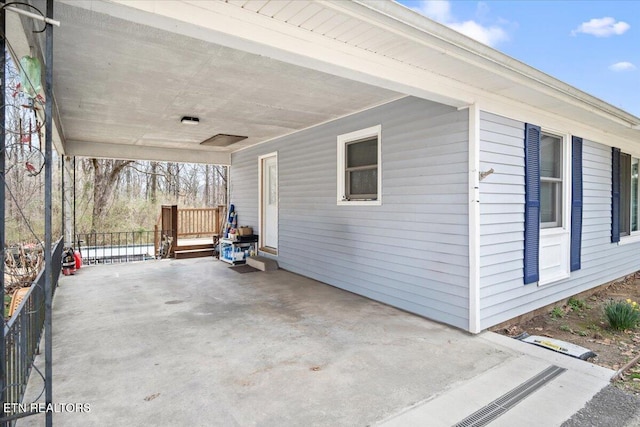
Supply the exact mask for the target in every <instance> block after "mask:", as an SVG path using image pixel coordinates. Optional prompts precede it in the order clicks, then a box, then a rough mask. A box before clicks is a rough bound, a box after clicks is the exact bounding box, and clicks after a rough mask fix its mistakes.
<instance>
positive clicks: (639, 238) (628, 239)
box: [618, 232, 640, 245]
mask: <svg viewBox="0 0 640 427" xmlns="http://www.w3.org/2000/svg"><path fill="white" fill-rule="evenodd" d="M638 242H640V232H639V233H636V234H632V235H631V236H622V237H620V241H619V242H618V245H628V244H631V243H638Z"/></svg>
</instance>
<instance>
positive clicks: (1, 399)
mask: <svg viewBox="0 0 640 427" xmlns="http://www.w3.org/2000/svg"><path fill="white" fill-rule="evenodd" d="M5 13H6V12H5V10H4V9H0V34H6V25H5V24H6V21H5ZM0 50H1V51H2V58H0V89H1V90H2V95H1V96H2V98H1V99H2V106H1V107H0V129H2V131H0V175H1V182H0V260H1V262H0V278H2V283H1V285H0V301H2V320H3V322H2V339H1V340H0V418H4V417H6V416H7V414H6V413H5V411H4V404H5V402H6V396H7V393H6V388H7V351H6V339H7V337H6V335H5V334H6V328H5V323H4V285H5V284H4V255H5V254H4V249H5V185H6V183H5V178H6V177H5V148H6V132H5V131H4V129H5V104H6V101H5V98H6V92H7V86H6V81H7V79H6V76H5V72H4V70H5V62H6V41H5V38H4V37H0ZM5 425H6V423H2V426H3V427H4V426H5Z"/></svg>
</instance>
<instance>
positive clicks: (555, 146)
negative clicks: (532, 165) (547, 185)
mask: <svg viewBox="0 0 640 427" xmlns="http://www.w3.org/2000/svg"><path fill="white" fill-rule="evenodd" d="M540 176H544V177H549V178H562V139H561V138H559V137H557V136H551V135H545V134H542V136H541V137H540Z"/></svg>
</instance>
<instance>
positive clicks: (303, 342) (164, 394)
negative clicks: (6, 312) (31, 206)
mask: <svg viewBox="0 0 640 427" xmlns="http://www.w3.org/2000/svg"><path fill="white" fill-rule="evenodd" d="M53 322H54V346H53V357H54V363H53V373H54V379H53V396H54V399H53V400H54V402H55V403H82V404H88V405H89V407H90V411H89V412H84V413H83V412H71V413H66V412H60V413H55V414H54V425H56V426H83V427H85V426H105V425H128V426H212V425H220V426H254V425H259V426H294V425H295V426H298V425H305V426H310V425H323V426H362V425H370V424H374V423H380V422H382V423H384V422H385V420H387V422H389V423H391V424H394V421H393V420H396V421H397V420H398V419H399V418H398V416H402V417H407V413H408V411H407V408H409V411H412V410H413V411H418V412H416V413H415V414H413V418H412V417H407V418H406V420H409V419H412V420H414V421H415V422H416V424H418V425H432V424H430V423H429V421H430V420H431V416H430V415H429V412H425V409H424V408H428V406H425V405H424V403H425V402H430V401H431V400H434V402H436V405H435V406H438V402H446V401H447V400H446V398H447V393H449V394H451V393H453V392H452V390H464V388H463V386H464V385H465V384H474V382H473V381H471V380H472V379H474V378H476V377H479V378H481V379H482V378H484V377H483V376H482V374H484V373H486V372H487V371H495V372H496V373H497V374H498V375H502V373H503V372H510V369H508V368H503V369H502V370H501V369H500V368H501V367H503V366H511V365H513V364H514V363H516V364H524V365H526V362H523V360H522V357H523V354H524V353H523V352H522V351H521V348H520V347H513V346H512V345H510V344H509V345H504V344H503V343H502V342H501V341H499V340H496V339H494V338H491V339H487V338H486V334H481V335H480V336H471V335H469V334H467V333H465V332H462V331H459V330H456V329H453V328H450V327H447V326H444V325H441V324H438V323H435V322H431V321H429V320H426V319H423V318H420V317H418V316H414V315H411V314H408V313H405V312H402V311H400V310H396V309H394V308H392V307H388V306H385V305H383V304H379V303H376V302H374V301H371V300H368V299H366V298H363V297H360V296H357V295H354V294H351V293H348V292H345V291H342V290H339V289H337V288H334V287H331V286H328V285H324V284H322V283H319V282H316V281H313V280H310V279H307V278H304V277H301V276H298V275H296V274H292V273H289V272H286V271H283V270H278V271H275V272H256V273H246V274H240V273H237V272H234V271H233V270H232V269H231V268H230V267H229V266H228V264H225V263H222V262H220V261H216V260H214V259H211V258H200V259H187V260H162V261H147V262H142V263H131V264H120V265H110V266H94V267H88V268H83V269H81V270H80V271H79V272H78V273H77V275H75V276H70V277H63V278H62V279H61V284H60V288H59V289H58V291H57V293H56V296H55V300H54V318H53ZM517 344H521V343H517ZM522 346H524V347H522V348H528V347H532V348H533V346H529V345H527V344H522ZM536 350H537V349H536ZM527 357H528V356H527ZM580 363H584V362H581V361H580ZM37 364H38V366H39V367H40V368H41V370H42V371H43V372H44V368H43V366H42V365H43V360H42V358H39V359H38V360H37ZM536 366H537V365H536ZM541 366H542V365H541ZM589 366H591V365H589ZM513 370H514V369H511V371H513ZM525 371H526V370H525ZM523 375H524V377H523V380H525V379H527V378H525V377H527V376H529V372H523ZM598 375H601V376H602V375H604V377H606V375H607V373H604V374H602V372H601V371H598ZM485 376H486V374H485ZM604 377H603V378H604ZM603 381H604V382H606V379H604V380H603ZM476 382H477V383H478V384H485V385H486V384H492V385H491V387H493V388H494V389H496V390H492V391H493V393H488V394H487V395H493V394H497V395H499V394H501V393H503V391H501V389H502V388H501V387H500V378H496V381H493V382H491V381H488V380H486V379H483V380H477V379H476ZM511 382H513V381H511ZM596 382H597V381H596ZM605 385H606V384H605ZM603 386H604V385H602V386H600V383H597V384H596V385H595V386H594V391H593V393H592V394H590V395H589V396H588V397H587V400H588V398H589V397H590V396H592V395H593V394H595V393H596V392H597V391H598V390H599V389H600V388H602V387H603ZM42 387H43V384H42V381H41V380H40V379H39V378H38V376H37V374H32V376H31V382H30V384H29V389H28V391H27V396H26V397H25V402H31V401H33V399H35V398H36V396H38V394H39V393H40V391H41V390H42ZM505 387H506V386H505ZM508 388H511V386H509V387H507V390H504V392H506V391H508ZM587 394H588V393H587ZM438 396H440V397H441V399H436V398H437V397H438ZM552 399H555V397H552ZM40 401H43V400H42V399H40ZM583 403H584V402H576V403H575V405H574V406H576V405H577V406H576V407H573V406H570V407H569V408H566V409H567V410H568V411H569V413H568V414H564V413H560V414H558V417H559V418H561V419H559V423H560V422H562V421H563V420H564V419H566V418H568V417H569V416H570V415H571V414H572V413H573V412H575V411H577V410H578V409H580V407H581V406H582V404H583ZM432 406H433V405H432ZM440 406H441V407H440V409H438V410H439V411H440V412H442V411H444V412H449V413H450V414H449V415H451V414H454V415H455V416H454V417H450V416H449V417H448V418H449V419H458V420H461V419H463V418H464V417H465V416H467V415H469V413H471V412H473V411H475V410H476V409H479V407H478V408H476V407H474V408H466V407H465V408H464V409H462V407H459V408H457V407H451V408H446V407H445V408H443V407H442V405H440ZM463 406H464V405H463ZM471 409H473V410H471ZM420 411H421V412H420ZM398 414H401V415H398ZM565 415H568V416H565ZM43 419H44V416H43V415H42V414H39V415H36V416H31V417H28V418H26V419H23V420H22V421H21V422H19V423H18V425H19V426H31V425H34V426H35V425H43ZM389 420H390V421H389ZM559 423H558V425H559ZM547 425H550V424H547Z"/></svg>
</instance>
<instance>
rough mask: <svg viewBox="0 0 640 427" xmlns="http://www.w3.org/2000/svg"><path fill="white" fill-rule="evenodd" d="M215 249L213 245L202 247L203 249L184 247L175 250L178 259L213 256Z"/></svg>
mask: <svg viewBox="0 0 640 427" xmlns="http://www.w3.org/2000/svg"><path fill="white" fill-rule="evenodd" d="M213 253H214V250H213V248H212V247H210V248H201V249H186V250H185V249H182V250H176V251H175V252H174V255H175V258H176V259H187V258H201V257H208V256H213Z"/></svg>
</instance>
